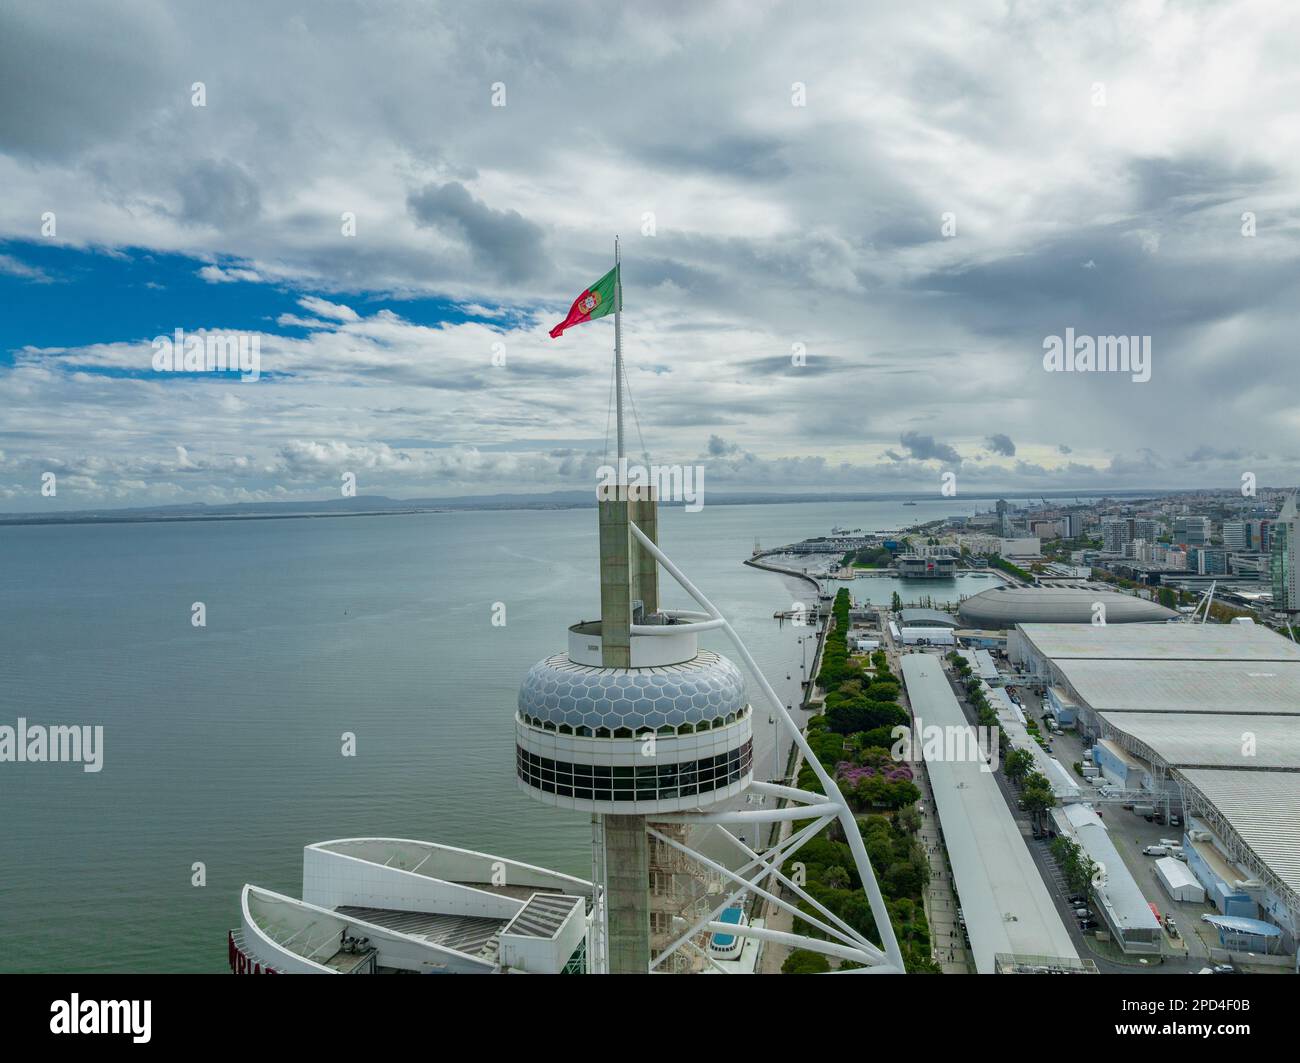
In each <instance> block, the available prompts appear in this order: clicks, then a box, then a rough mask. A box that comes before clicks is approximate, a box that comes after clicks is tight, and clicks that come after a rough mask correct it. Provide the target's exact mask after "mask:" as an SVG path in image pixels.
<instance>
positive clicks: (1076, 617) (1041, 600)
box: [957, 587, 1178, 630]
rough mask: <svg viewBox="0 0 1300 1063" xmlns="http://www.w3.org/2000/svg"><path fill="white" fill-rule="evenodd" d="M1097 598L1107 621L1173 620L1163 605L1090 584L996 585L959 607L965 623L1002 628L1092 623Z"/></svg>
mask: <svg viewBox="0 0 1300 1063" xmlns="http://www.w3.org/2000/svg"><path fill="white" fill-rule="evenodd" d="M1095 602H1101V603H1102V604H1104V605H1105V606H1106V613H1105V616H1106V623H1108V624H1133V623H1143V622H1145V623H1151V622H1152V621H1160V620H1172V619H1174V618H1175V617H1176V616H1177V615H1178V614H1177V613H1175V612H1174V611H1173V610H1172V609H1166V608H1165V607H1164V606H1163V605H1157V604H1156V603H1155V602H1148V601H1146V600H1144V599H1142V598H1134V597H1133V596H1132V595H1129V594H1120V593H1119V592H1117V591H1110V590H1090V589H1089V588H1087V587H994V588H993V589H992V590H987V591H981V592H980V593H979V594H976V595H973V596H972V597H970V598H967V599H966V600H965V601H964V602H962V603H961V605H960V606H958V608H957V616H958V618H959V619H960V620H961V622H962V624H963V625H964V626H965V627H974V628H987V629H993V630H1000V629H1002V628H1010V627H1014V626H1015V625H1016V624H1089V623H1091V622H1092V615H1093V614H1092V609H1093V604H1094V603H1095Z"/></svg>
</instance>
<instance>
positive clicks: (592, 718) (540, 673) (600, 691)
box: [519, 650, 745, 730]
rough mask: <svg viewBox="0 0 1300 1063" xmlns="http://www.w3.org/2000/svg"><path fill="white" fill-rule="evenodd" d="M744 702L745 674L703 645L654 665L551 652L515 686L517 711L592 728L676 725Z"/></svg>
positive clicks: (711, 717)
mask: <svg viewBox="0 0 1300 1063" xmlns="http://www.w3.org/2000/svg"><path fill="white" fill-rule="evenodd" d="M744 708H745V677H744V676H742V675H741V674H740V669H738V668H737V667H736V666H735V665H734V664H732V663H731V662H730V661H729V660H727V659H726V658H725V657H722V656H719V655H718V654H716V653H713V652H711V651H709V650H701V651H700V653H699V655H698V656H697V657H695V658H693V659H692V660H689V661H684V662H682V663H681V664H672V665H664V666H661V667H656V668H595V667H592V666H591V665H586V664H574V663H573V662H572V661H571V660H569V658H568V657H567V656H566V655H565V654H563V653H557V654H556V655H555V656H554V657H548V658H547V659H546V660H544V661H539V662H538V663H537V664H535V665H533V667H532V669H531V670H530V671H529V672H528V675H527V676H526V677H525V678H524V682H523V685H522V686H521V687H520V689H519V712H520V713H521V714H522V715H523V716H525V717H532V718H534V719H537V720H540V721H544V722H547V723H553V724H556V725H559V724H568V725H569V726H571V727H588V728H591V729H593V730H594V729H595V728H597V727H605V728H610V729H614V728H620V727H629V728H632V729H633V730H636V729H638V728H641V727H650V728H654V729H656V730H657V729H658V728H660V727H664V726H669V727H678V726H680V725H682V724H686V723H689V724H698V723H700V722H701V721H705V720H707V721H710V722H712V721H714V720H716V719H717V718H718V717H722V718H724V719H725V718H726V717H727V716H728V715H730V714H732V713H740V712H742V711H743V710H744Z"/></svg>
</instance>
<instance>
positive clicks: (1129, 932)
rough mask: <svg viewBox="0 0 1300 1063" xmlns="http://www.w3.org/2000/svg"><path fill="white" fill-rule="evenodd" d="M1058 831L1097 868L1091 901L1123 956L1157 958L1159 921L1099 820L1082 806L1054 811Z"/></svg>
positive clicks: (1088, 809) (1159, 936)
mask: <svg viewBox="0 0 1300 1063" xmlns="http://www.w3.org/2000/svg"><path fill="white" fill-rule="evenodd" d="M1053 819H1055V821H1056V824H1057V828H1058V829H1059V830H1060V832H1061V833H1062V834H1065V835H1066V836H1067V837H1070V838H1072V839H1073V840H1074V841H1075V842H1076V843H1077V844H1078V845H1079V847H1080V848H1081V849H1082V850H1083V851H1084V853H1086V854H1087V855H1088V857H1089V858H1090V859H1091V860H1092V862H1093V863H1095V864H1096V865H1097V867H1098V868H1099V869H1100V871H1099V878H1098V879H1097V880H1096V881H1094V883H1093V888H1092V898H1093V902H1094V907H1095V908H1096V910H1097V913H1098V914H1099V915H1100V916H1101V918H1102V922H1103V923H1105V925H1106V930H1107V932H1108V933H1109V934H1110V936H1111V938H1112V939H1113V940H1114V941H1115V943H1116V944H1118V945H1119V947H1120V948H1121V949H1122V950H1123V951H1124V952H1126V953H1136V954H1142V953H1147V954H1151V955H1158V954H1159V952H1160V940H1161V936H1162V931H1161V929H1160V920H1158V919H1157V918H1156V916H1155V913H1154V912H1153V911H1152V910H1151V905H1150V904H1149V903H1148V902H1147V899H1146V896H1145V895H1144V894H1143V893H1142V890H1141V888H1140V887H1139V886H1138V884H1137V882H1136V881H1135V880H1134V878H1133V876H1132V874H1131V873H1130V872H1129V870H1128V867H1127V866H1126V865H1125V863H1124V860H1123V858H1122V857H1121V856H1120V855H1119V850H1118V849H1116V848H1115V843H1114V842H1112V841H1111V840H1110V832H1109V831H1108V830H1107V829H1106V826H1105V824H1104V823H1102V821H1101V817H1100V816H1098V815H1097V813H1096V812H1095V811H1094V810H1093V809H1092V808H1090V807H1089V806H1088V805H1085V804H1077V803H1076V804H1067V805H1062V806H1061V807H1060V808H1058V809H1055V810H1053Z"/></svg>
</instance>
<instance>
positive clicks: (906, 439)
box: [898, 432, 961, 463]
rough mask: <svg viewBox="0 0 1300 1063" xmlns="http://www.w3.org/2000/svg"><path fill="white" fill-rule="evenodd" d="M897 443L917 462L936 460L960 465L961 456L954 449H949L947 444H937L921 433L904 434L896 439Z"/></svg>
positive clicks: (933, 439) (932, 438)
mask: <svg viewBox="0 0 1300 1063" xmlns="http://www.w3.org/2000/svg"><path fill="white" fill-rule="evenodd" d="M898 441H899V442H900V443H902V444H903V446H904V447H906V448H907V452H908V454H910V455H911V456H912V457H913V458H916V459H917V460H918V461H929V460H931V459H936V460H938V461H951V462H957V463H960V461H961V455H960V454H958V453H957V451H956V449H954V448H953V447H950V446H949V445H948V444H947V443H939V442H937V441H936V440H935V438H934V436H929V435H925V434H923V433H921V432H904V433H903V434H902V435H901V436H899V437H898Z"/></svg>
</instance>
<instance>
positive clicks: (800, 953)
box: [781, 949, 831, 974]
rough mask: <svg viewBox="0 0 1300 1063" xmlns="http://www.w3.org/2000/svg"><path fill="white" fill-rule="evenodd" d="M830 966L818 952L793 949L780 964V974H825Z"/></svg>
mask: <svg viewBox="0 0 1300 1063" xmlns="http://www.w3.org/2000/svg"><path fill="white" fill-rule="evenodd" d="M830 969H831V964H830V961H829V960H828V959H826V957H825V956H823V955H822V954H821V953H820V952H811V951H809V950H808V949H795V950H794V951H793V952H792V953H790V955H789V956H787V957H786V958H785V963H783V964H781V973H782V974H825V973H826V972H827V971H829V970H830Z"/></svg>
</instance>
